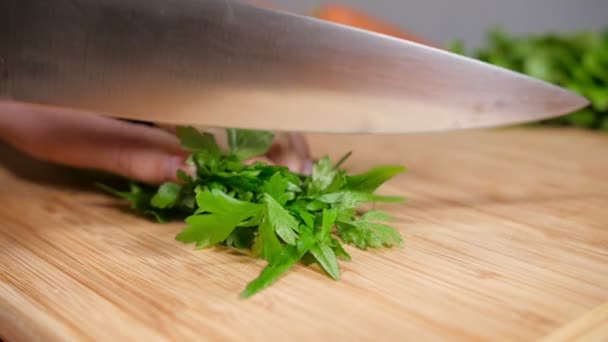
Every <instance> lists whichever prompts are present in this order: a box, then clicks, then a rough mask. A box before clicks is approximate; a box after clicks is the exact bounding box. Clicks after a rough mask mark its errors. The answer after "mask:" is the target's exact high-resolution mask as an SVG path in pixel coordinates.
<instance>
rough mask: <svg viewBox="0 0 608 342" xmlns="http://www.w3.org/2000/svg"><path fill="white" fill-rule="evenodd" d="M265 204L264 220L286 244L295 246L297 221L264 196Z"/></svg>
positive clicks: (266, 195) (271, 198)
mask: <svg viewBox="0 0 608 342" xmlns="http://www.w3.org/2000/svg"><path fill="white" fill-rule="evenodd" d="M264 203H265V204H266V220H267V221H268V222H270V225H271V226H272V227H273V228H274V230H275V231H276V232H277V234H278V235H279V236H280V237H281V239H283V241H285V242H286V243H287V244H290V245H295V244H296V240H297V238H298V235H297V233H298V231H299V229H298V221H297V220H296V219H295V218H294V217H293V215H291V213H290V212H289V211H287V210H286V209H285V208H283V206H281V204H279V202H277V201H276V200H275V199H274V198H273V197H272V196H270V195H268V194H264Z"/></svg>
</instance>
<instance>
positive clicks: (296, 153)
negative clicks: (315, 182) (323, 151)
mask: <svg viewBox="0 0 608 342" xmlns="http://www.w3.org/2000/svg"><path fill="white" fill-rule="evenodd" d="M266 156H267V157H268V158H269V159H270V160H271V161H273V162H274V163H275V164H278V165H283V166H286V167H288V168H289V169H290V170H291V171H292V172H296V173H303V174H309V173H310V172H311V169H312V163H311V161H310V156H309V151H308V147H307V146H306V142H305V141H304V140H303V137H302V136H297V135H295V136H294V135H292V134H279V135H277V136H276V138H275V141H274V142H273V145H272V146H271V147H270V150H269V151H268V153H267V154H266Z"/></svg>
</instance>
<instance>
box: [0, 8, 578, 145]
mask: <svg viewBox="0 0 608 342" xmlns="http://www.w3.org/2000/svg"><path fill="white" fill-rule="evenodd" d="M0 101H4V102H6V101H9V102H20V103H26V104H31V105H38V106H49V107H55V108H65V109H66V110H79V111H83V112H94V113H99V114H104V115H110V116H115V117H120V118H127V119H136V120H145V121H153V122H159V123H168V124H184V125H189V124H196V125H204V126H208V127H234V128H249V129H264V130H275V131H297V132H331V133H405V132H429V131H446V130H454V129H466V128H484V127H495V126H502V125H512V124H519V123H524V122H530V121H536V120H540V119H545V118H550V117H555V116H560V115H563V114H566V113H569V112H572V111H574V110H577V109H579V108H582V107H584V106H586V105H587V104H588V102H587V100H586V99H584V98H583V97H581V96H578V95H576V94H574V93H572V92H569V91H567V90H565V89H562V88H559V87H556V86H554V85H550V84H547V83H544V82H542V81H539V80H535V79H532V78H530V77H527V76H524V75H521V74H517V73H514V72H511V71H508V70H505V69H501V68H499V67H496V66H491V65H488V64H484V63H482V62H479V61H476V60H473V59H469V58H466V57H462V56H458V55H455V54H451V53H448V52H445V51H442V50H438V49H435V48H431V47H427V46H423V45H419V44H416V43H413V42H408V41H404V40H400V39H396V38H392V37H388V36H384V35H380V34H376V33H372V32H367V31H363V30H359V29H355V28H351V27H346V26H342V25H339V24H333V23H329V22H325V21H321V20H317V19H314V18H309V17H305V16H299V15H296V14H291V13H286V12H281V11H276V10H270V9H262V8H258V7H255V6H251V5H247V4H244V3H241V2H237V1H229V0H173V1H167V0H3V1H1V3H0Z"/></svg>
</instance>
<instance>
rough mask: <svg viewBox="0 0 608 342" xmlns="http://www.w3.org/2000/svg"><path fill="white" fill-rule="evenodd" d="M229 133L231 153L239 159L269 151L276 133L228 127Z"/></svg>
mask: <svg viewBox="0 0 608 342" xmlns="http://www.w3.org/2000/svg"><path fill="white" fill-rule="evenodd" d="M227 133H228V146H229V147H230V153H231V154H233V155H235V156H236V157H237V158H238V159H239V160H246V159H250V158H253V157H257V156H261V155H263V154H264V153H266V152H268V150H269V149H270V146H271V145H272V141H273V139H274V134H272V133H271V132H265V131H253V130H243V129H228V130H227Z"/></svg>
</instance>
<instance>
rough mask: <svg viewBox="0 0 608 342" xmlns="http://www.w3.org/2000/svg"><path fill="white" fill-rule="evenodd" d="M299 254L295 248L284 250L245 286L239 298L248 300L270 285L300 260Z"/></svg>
mask: <svg viewBox="0 0 608 342" xmlns="http://www.w3.org/2000/svg"><path fill="white" fill-rule="evenodd" d="M300 254H301V253H299V252H298V250H297V248H296V247H293V246H291V247H287V248H285V249H284V250H283V253H282V254H281V255H280V256H279V257H277V258H276V259H275V260H274V263H271V264H269V265H268V266H266V268H264V270H263V271H262V273H261V274H260V276H259V277H257V278H256V279H255V280H253V281H252V282H251V283H249V284H248V285H247V288H245V291H243V292H242V293H241V298H249V297H251V296H253V295H255V294H256V293H258V292H260V291H262V290H264V289H266V288H267V287H268V286H270V285H272V284H273V283H274V282H276V281H277V280H278V279H279V278H280V277H281V276H282V275H283V274H285V273H286V272H287V271H289V270H290V269H291V268H292V267H293V266H294V265H295V264H296V263H297V262H298V260H300V258H301V255H300Z"/></svg>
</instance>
